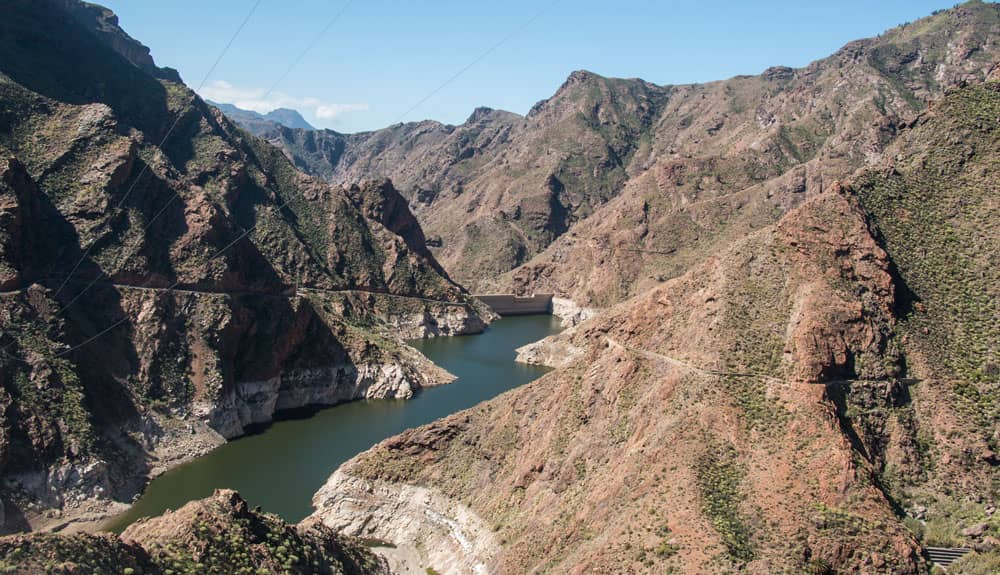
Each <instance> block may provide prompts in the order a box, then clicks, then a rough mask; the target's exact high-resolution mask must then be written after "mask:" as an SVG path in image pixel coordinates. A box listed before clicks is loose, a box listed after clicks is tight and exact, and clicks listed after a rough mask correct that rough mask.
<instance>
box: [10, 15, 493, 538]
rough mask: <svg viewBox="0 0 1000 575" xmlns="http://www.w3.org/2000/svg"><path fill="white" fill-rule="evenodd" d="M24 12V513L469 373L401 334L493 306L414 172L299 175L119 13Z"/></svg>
mask: <svg viewBox="0 0 1000 575" xmlns="http://www.w3.org/2000/svg"><path fill="white" fill-rule="evenodd" d="M5 7H6V8H7V10H6V11H5V17H4V19H3V22H0V210H2V212H0V221H3V222H4V227H3V230H2V231H0V260H2V263H0V290H2V293H0V299H2V301H3V305H2V308H0V310H2V311H0V349H2V354H0V384H2V391H0V406H2V410H3V411H2V413H3V417H2V420H0V465H2V469H3V477H4V480H5V481H4V485H3V487H2V489H0V495H2V498H3V503H4V506H5V509H6V521H5V525H4V529H6V530H16V529H24V528H26V527H28V525H29V524H31V525H35V526H43V525H50V526H52V525H54V526H58V525H60V524H62V523H65V521H66V520H68V519H73V518H78V517H81V516H85V515H86V514H88V513H91V512H93V513H97V514H100V513H103V512H105V511H106V510H107V509H108V504H109V502H110V501H129V500H131V498H132V496H133V495H134V494H135V493H136V492H137V491H138V490H139V489H141V487H142V485H143V484H144V482H145V481H146V479H147V477H148V476H149V475H150V474H155V473H158V472H161V471H163V470H164V469H166V468H167V467H169V466H170V465H173V464H176V463H177V462H178V461H180V460H183V459H185V458H189V457H192V456H195V455H197V454H198V453H201V452H204V451H205V450H207V449H210V448H211V447H213V446H214V445H217V444H218V443H219V442H220V441H222V440H223V438H229V437H233V436H236V435H239V434H241V433H243V431H244V429H245V428H246V426H248V425H251V424H255V423H261V422H266V421H269V420H270V419H271V418H272V417H273V414H274V413H275V411H277V410H281V409H288V408H294V407H299V406H302V405H308V404H332V403H337V402H340V401H345V400H349V399H354V398H360V397H409V396H410V395H411V394H412V393H413V391H414V390H415V389H416V388H418V387H420V386H422V385H433V384H436V383H441V382H444V381H447V380H448V379H449V376H448V375H447V374H445V373H443V372H442V371H441V370H438V369H436V368H435V367H434V366H433V365H431V364H430V362H428V361H427V360H426V359H425V358H423V357H422V356H420V355H419V353H417V352H416V351H414V350H413V349H412V348H409V347H408V346H406V345H405V344H404V343H403V341H402V340H401V339H400V338H401V337H421V336H424V335H428V334H430V335H433V334H450V333H469V332H475V331H479V330H482V329H483V327H484V323H483V321H482V319H481V318H480V316H479V314H478V313H477V311H476V309H475V305H476V304H475V303H474V302H473V301H472V300H471V299H470V298H469V297H468V296H467V294H466V293H465V292H464V290H463V289H462V288H461V287H460V286H458V285H457V284H455V283H454V282H452V281H451V280H450V279H449V278H448V276H447V275H446V274H445V273H444V271H443V269H442V268H441V266H440V265H439V264H438V263H437V262H436V261H435V260H434V258H433V256H432V255H431V254H430V252H429V251H428V250H427V248H426V246H425V245H424V243H423V241H424V240H423V234H422V232H421V230H420V227H419V225H418V224H417V223H416V221H415V220H414V219H413V216H412V214H410V213H409V211H408V210H407V208H406V205H405V202H402V201H401V200H400V198H399V195H398V192H396V190H395V189H394V188H392V186H391V185H390V184H388V183H387V182H384V181H371V182H366V183H362V184H361V185H356V186H352V187H349V188H342V187H332V186H330V185H328V184H325V183H323V182H321V181H318V180H316V179H313V178H309V177H307V176H305V175H303V174H301V173H300V172H298V171H296V170H295V169H294V167H293V166H292V165H291V164H290V163H289V162H288V161H287V159H286V158H285V157H284V156H283V155H282V154H281V153H280V152H279V151H278V150H276V149H274V148H272V147H271V146H269V145H268V144H266V143H265V142H263V141H261V140H258V139H256V138H254V137H252V136H249V135H248V134H246V133H245V132H243V131H241V130H239V129H238V128H236V127H235V126H234V125H233V124H231V123H230V122H229V121H228V120H226V118H225V117H224V116H223V115H222V114H221V113H219V112H218V111H217V110H215V109H214V108H212V107H210V106H209V105H207V104H206V103H205V102H203V101H202V100H201V99H199V98H198V97H197V96H196V95H195V94H194V93H193V92H192V91H191V90H190V89H188V88H187V87H186V86H184V85H183V84H182V83H180V82H179V80H178V78H177V77H176V74H169V73H162V72H161V70H160V69H159V68H156V67H155V65H153V64H152V59H151V58H148V50H145V49H144V48H143V49H139V48H136V46H137V45H138V43H137V42H135V41H134V40H132V39H131V38H129V37H128V36H127V35H126V34H125V33H124V32H123V31H121V30H120V29H118V28H117V27H116V26H115V25H114V24H115V20H114V18H113V16H110V15H109V13H107V12H106V11H103V9H100V8H97V7H93V6H90V5H87V4H83V3H78V2H69V1H63V0H59V1H56V0H51V1H48V0H47V1H44V2H35V1H31V2H29V1H27V0H23V1H22V0H16V1H14V2H9V3H8V4H7V5H6V6H5ZM81 14H83V15H84V16H87V17H81ZM94 14H97V15H99V16H100V17H99V18H91V16H93V15H94ZM96 25H100V28H99V29H97V30H95V29H94V28H93V27H92V26H96ZM49 510H54V511H49ZM60 510H61V511H60ZM46 511H49V513H48V516H47V517H42V516H41V514H42V513H43V512H46ZM60 513H65V515H66V517H65V518H60Z"/></svg>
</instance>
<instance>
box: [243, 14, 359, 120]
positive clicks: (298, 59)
mask: <svg viewBox="0 0 1000 575" xmlns="http://www.w3.org/2000/svg"><path fill="white" fill-rule="evenodd" d="M353 1H354V0H347V2H346V3H345V4H344V5H343V6H342V7H341V8H340V11H339V12H337V13H336V14H334V15H333V18H330V21H329V22H327V23H326V26H323V28H322V29H321V30H320V31H319V33H318V34H316V36H315V37H314V38H313V39H312V42H310V43H309V44H308V45H307V46H306V47H305V48H304V49H303V50H302V52H300V53H299V55H298V56H296V57H295V60H293V61H292V63H291V65H290V66H288V68H287V69H286V70H285V72H284V73H283V74H282V75H281V76H280V77H279V78H278V79H277V80H275V81H274V83H273V84H271V87H270V88H268V89H267V92H265V93H264V95H263V96H262V97H261V99H262V100H266V99H267V97H268V96H270V95H271V92H274V89H275V88H277V87H278V85H279V84H281V83H282V82H283V81H284V80H285V78H287V77H288V75H289V74H291V73H292V70H293V69H294V68H295V67H296V66H298V65H299V62H301V61H302V59H303V58H305V57H306V54H308V53H309V52H311V51H312V49H313V48H315V47H316V45H317V44H319V41H320V40H322V39H323V36H326V33H327V32H329V31H330V28H333V25H334V24H336V23H337V21H338V20H340V17H341V16H343V15H344V12H346V11H347V8H348V7H349V6H350V5H351V2H353Z"/></svg>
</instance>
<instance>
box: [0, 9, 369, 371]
mask: <svg viewBox="0 0 1000 575" xmlns="http://www.w3.org/2000/svg"><path fill="white" fill-rule="evenodd" d="M352 1H353V0H348V1H347V3H345V4H344V6H343V7H342V8H341V9H340V11H339V12H337V13H336V14H335V15H334V16H333V18H331V19H330V21H329V22H327V24H326V25H325V26H324V27H323V29H322V30H320V32H319V34H317V35H316V36H315V37H314V38H313V40H312V42H310V43H309V45H307V46H306V48H305V49H304V50H303V51H302V52H301V53H299V55H298V57H296V59H295V60H294V61H292V63H291V64H290V65H289V66H288V67H287V68H286V69H285V71H284V72H283V73H282V74H281V76H280V77H279V78H278V80H277V81H276V82H274V83H273V84H272V85H271V88H270V89H269V90H268V94H270V93H271V91H273V90H274V89H275V88H276V87H277V86H278V85H279V84H280V82H281V81H282V80H283V79H285V78H286V77H288V74H289V73H291V71H292V69H293V68H295V66H296V65H298V63H299V62H300V61H301V60H302V58H304V57H305V55H306V54H308V53H309V51H310V50H312V49H313V48H314V47H315V46H316V44H318V43H319V41H320V39H321V38H322V37H323V36H324V35H325V34H326V33H327V32H328V31H329V30H330V28H332V27H333V25H334V24H335V23H336V22H337V21H338V20H340V18H341V16H342V15H343V14H344V12H345V11H346V10H347V7H348V6H350V4H351V2H352ZM261 2H262V0H256V2H255V3H254V5H253V7H252V8H251V9H250V12H249V13H248V14H247V16H246V18H244V19H243V22H242V23H240V26H239V27H238V28H237V29H236V32H235V33H234V34H233V36H232V37H231V38H230V39H229V42H228V43H227V44H226V47H225V48H224V49H223V51H222V53H221V54H220V55H219V57H218V58H216V60H215V63H214V64H213V65H212V67H211V68H210V69H209V71H208V73H207V74H205V77H204V78H203V79H202V81H201V84H199V86H198V89H197V90H195V92H197V91H199V90H201V88H202V87H203V86H204V85H205V82H207V81H208V78H209V77H210V76H211V74H212V73H213V72H214V71H215V68H216V66H218V64H219V62H220V61H221V60H222V57H223V56H224V55H225V53H226V52H227V51H228V50H229V48H230V46H232V44H233V42H234V41H235V39H236V37H237V36H238V35H239V33H240V32H241V31H242V30H243V28H244V27H245V26H246V24H247V22H248V21H249V20H250V17H251V16H252V15H253V14H254V12H256V11H257V7H258V6H260V3H261ZM265 97H266V96H265ZM179 121H180V116H178V117H177V119H176V120H174V123H173V125H171V127H170V130H168V131H167V134H166V135H165V136H164V137H163V140H162V141H161V142H160V146H159V147H160V148H162V147H163V144H164V143H165V142H166V140H167V138H168V137H169V136H170V134H171V132H173V130H174V128H175V127H176V126H177V123H178V122H179ZM147 168H148V164H146V165H144V166H143V170H142V171H141V172H140V173H139V176H138V177H136V179H135V180H134V181H133V182H132V186H131V187H130V188H129V190H128V192H126V194H125V198H127V197H128V194H130V193H131V192H132V189H133V188H134V187H135V184H136V182H138V180H139V178H141V177H142V175H143V174H144V173H145V172H146V169H147ZM295 195H296V194H292V196H291V197H289V198H288V199H287V200H286V201H284V202H283V203H282V204H281V205H280V206H278V208H277V209H276V210H275V211H276V212H280V211H281V210H282V209H284V207H285V206H287V205H288V204H289V203H290V202H291V201H292V199H293V198H294V197H295ZM177 197H179V195H174V196H173V197H171V198H170V200H168V201H167V203H166V204H164V205H163V207H161V208H160V210H159V211H158V212H157V213H156V214H155V215H154V216H153V217H152V218H151V219H150V220H149V222H147V224H146V226H145V228H144V229H143V232H145V231H147V230H148V229H149V228H150V227H151V226H152V225H153V223H154V222H155V221H156V220H157V218H159V217H160V215H162V214H163V213H164V212H165V211H166V209H167V208H168V207H169V206H170V204H171V203H172V202H173V201H174V200H175V199H176V198H177ZM125 198H123V199H122V202H121V203H119V206H118V207H119V208H120V207H121V204H122V203H124V201H125ZM256 228H257V224H256V223H255V224H254V225H253V226H251V227H250V228H249V229H247V230H244V231H243V232H242V233H241V234H240V235H239V236H237V237H236V239H234V240H232V241H231V242H229V243H228V244H226V245H225V246H224V247H223V248H222V249H220V250H219V251H217V252H216V253H215V254H214V255H213V256H212V257H210V258H209V260H213V259H215V258H217V257H219V256H220V255H222V254H223V253H224V252H225V251H226V250H228V249H229V248H231V247H233V246H234V245H236V243H237V242H239V241H240V240H242V239H243V238H245V237H246V236H247V235H248V234H250V233H251V232H252V231H253V230H254V229H256ZM95 244H96V242H95ZM95 244H91V246H90V248H88V250H87V251H86V252H84V254H83V256H82V257H81V258H80V261H78V262H77V264H76V266H74V267H73V270H72V271H71V272H70V274H69V275H68V276H67V277H66V279H65V280H64V281H63V283H62V285H60V286H59V289H58V290H56V293H55V294H54V295H53V298H54V297H56V296H58V295H59V292H61V291H62V289H63V288H64V287H65V286H66V285H67V284H68V283H69V281H70V280H71V279H72V276H73V273H75V272H76V269H77V268H79V267H80V264H81V263H82V262H83V260H84V259H86V257H87V255H88V254H89V253H90V250H91V249H93V246H94V245H95ZM129 257H131V256H129ZM126 261H128V259H126ZM104 275H105V273H104V271H103V270H101V273H99V274H98V275H97V277H95V278H94V279H93V280H91V282H90V283H89V284H87V286H86V287H85V288H84V289H83V290H82V291H81V292H80V293H78V294H77V295H76V296H75V297H74V298H73V299H72V300H70V302H69V303H67V304H66V305H65V306H63V308H62V309H61V311H62V312H65V311H66V310H67V309H68V308H69V306H71V305H72V304H73V303H74V302H76V301H77V300H78V299H80V298H81V297H82V296H83V294H84V293H86V292H87V290H89V289H90V288H91V287H93V286H94V284H96V283H97V282H98V281H99V280H100V279H101V278H102V277H103V276H104ZM180 284H181V280H177V281H175V282H174V283H173V284H171V285H170V286H168V287H167V288H166V291H170V290H172V289H174V288H175V287H177V286H178V285H180ZM127 319H128V316H123V317H122V318H121V319H119V320H117V321H115V322H114V323H112V324H111V325H110V326H108V327H107V328H105V329H103V330H101V331H100V332H99V333H97V334H96V335H94V336H92V337H90V338H88V339H86V340H85V341H83V342H82V343H79V344H77V345H75V346H73V347H70V348H68V349H66V350H63V351H61V352H59V353H57V354H55V355H52V356H50V359H55V358H58V357H61V356H63V355H66V354H68V353H70V352H72V351H74V350H76V349H79V348H81V347H83V346H85V345H87V344H89V343H91V342H92V341H94V340H96V339H97V338H99V337H101V336H103V335H104V334H106V333H108V332H109V331H111V330H112V329H114V328H115V327H117V326H119V325H121V324H122V323H123V322H125V321H126V320H127ZM12 343H13V342H12ZM5 350H6V348H4V349H3V350H0V353H3V355H6V356H7V357H9V358H11V359H14V360H17V361H21V362H24V363H27V362H26V361H25V360H23V359H21V358H17V357H14V356H12V355H10V354H9V353H7V352H6V351H5Z"/></svg>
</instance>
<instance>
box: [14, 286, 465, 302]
mask: <svg viewBox="0 0 1000 575" xmlns="http://www.w3.org/2000/svg"><path fill="white" fill-rule="evenodd" d="M75 283H82V281H80V282H75ZM95 285H101V286H104V287H113V288H116V289H120V290H138V291H149V292H179V293H191V294H209V295H228V296H242V295H256V296H263V297H279V298H285V299H291V298H295V297H300V296H302V295H304V294H306V293H332V294H342V293H363V294H374V295H382V296H386V297H394V298H401V299H411V300H418V301H424V302H428V303H434V304H441V305H450V306H457V307H465V306H467V305H468V304H467V303H465V302H456V301H449V300H440V299H433V298H427V297H422V296H417V295H406V294H396V293H391V292H389V291H386V290H381V289H376V288H315V287H301V286H300V287H297V288H290V289H289V290H287V291H286V292H283V293H282V292H273V291H253V290H243V291H225V290H210V289H195V288H185V287H150V286H142V285H135V284H124V283H115V282H97V283H96V284H95ZM27 289H28V288H27V287H21V288H18V289H15V290H9V291H0V296H11V295H18V294H21V293H24V292H25V291H26V290H27Z"/></svg>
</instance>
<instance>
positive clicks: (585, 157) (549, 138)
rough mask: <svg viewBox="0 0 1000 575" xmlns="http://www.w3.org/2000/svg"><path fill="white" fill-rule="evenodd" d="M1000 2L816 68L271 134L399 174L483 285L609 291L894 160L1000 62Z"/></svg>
mask: <svg viewBox="0 0 1000 575" xmlns="http://www.w3.org/2000/svg"><path fill="white" fill-rule="evenodd" d="M998 14H1000V10H998V8H997V6H996V5H995V4H992V3H989V4H988V3H983V2H968V3H966V4H963V5H960V6H958V7H956V8H954V9H952V10H945V11H942V12H940V13H938V14H935V15H934V16H931V17H928V18H925V19H922V20H919V21H917V22H914V23H911V24H908V25H905V26H902V27H899V28H896V29H893V30H890V31H888V32H887V33H885V34H883V35H881V36H879V37H878V38H871V39H867V40H859V41H856V42H852V43H850V44H848V45H847V46H845V47H844V48H843V49H841V50H840V51H838V52H837V53H836V54H834V55H832V56H830V57H829V58H825V59H823V60H819V61H817V62H814V63H813V64H810V65H809V66H807V67H805V68H802V69H791V68H785V67H775V68H771V69H768V70H766V71H765V72H764V73H762V74H761V75H759V76H738V77H735V78H732V79H729V80H725V81H720V82H712V83H708V84H700V85H685V86H655V85H652V84H649V83H647V82H643V81H641V80H635V79H612V78H603V77H600V76H598V75H596V74H592V73H589V72H575V73H573V74H572V75H571V76H570V77H569V79H568V80H567V81H566V83H565V84H564V85H563V86H562V87H561V88H560V89H559V90H558V91H557V92H556V94H554V95H553V96H552V97H551V98H549V99H547V100H545V101H542V102H540V103H539V104H538V105H536V106H535V107H534V108H533V109H532V110H531V112H530V113H529V114H528V115H527V116H526V117H520V116H517V115H514V114H510V113H506V112H499V111H492V110H488V109H481V110H477V111H476V112H475V113H473V114H472V116H471V117H470V118H469V120H468V121H467V122H466V123H464V124H462V125H460V126H445V125H441V124H439V123H436V122H418V123H409V124H400V125H396V126H391V127H389V128H386V129H383V130H379V131H376V132H369V133H362V134H350V135H343V134H338V133H336V132H331V131H325V130H321V131H317V132H309V133H305V132H301V131H295V130H288V129H276V130H274V131H272V132H271V133H266V134H265V137H267V138H268V139H269V140H270V141H272V142H273V143H275V144H277V145H278V146H279V147H281V148H282V149H283V150H285V152H286V154H287V155H288V156H289V157H290V158H291V159H292V160H293V162H295V164H296V165H297V166H299V167H300V168H303V169H305V170H306V171H308V172H310V173H313V174H315V175H318V176H320V177H322V178H324V179H326V180H329V181H334V182H352V181H356V180H357V179H359V178H362V177H366V176H367V175H369V174H372V173H377V174H380V175H385V176H387V177H390V178H391V179H392V180H393V182H395V183H396V185H397V186H398V187H399V188H400V190H401V192H402V193H403V194H404V195H405V196H406V197H407V198H408V199H409V200H410V202H411V205H412V206H413V208H414V211H415V213H416V214H417V216H418V217H419V218H420V220H421V222H422V223H423V224H424V226H425V229H426V230H427V233H428V237H431V238H434V239H435V244H437V243H438V242H437V240H438V239H440V243H441V247H440V248H437V249H436V250H435V253H436V254H437V255H438V257H439V259H440V260H441V261H442V263H443V264H444V265H445V267H446V268H448V269H453V270H460V273H461V275H460V277H458V278H457V279H458V280H460V281H462V282H463V283H465V284H466V285H470V286H473V287H475V288H476V289H488V288H496V289H500V290H508V289H515V290H518V291H529V292H530V291H539V292H544V291H553V292H556V293H559V294H563V295H568V296H570V297H572V298H573V299H574V300H576V301H577V303H579V304H581V305H587V306H606V305H610V304H612V303H615V302H618V301H621V300H622V299H624V298H626V297H628V296H630V295H635V294H638V293H641V292H643V291H645V290H646V289H648V288H650V287H652V286H653V285H655V284H656V283H658V282H660V281H662V280H664V279H668V278H671V277H676V276H678V275H680V274H681V273H683V272H684V271H685V270H686V269H688V267H689V266H690V265H692V264H693V263H694V262H697V261H699V260H700V259H701V258H702V257H704V255H705V254H708V253H712V252H713V251H718V250H719V249H722V248H723V247H724V246H725V245H727V244H728V243H729V242H731V241H732V240H733V239H735V238H738V237H741V236H742V235H745V234H746V233H747V232H748V231H749V230H752V229H757V228H760V227H762V226H765V225H769V224H771V223H774V222H775V221H777V219H778V218H779V217H781V215H783V214H784V213H785V212H787V211H788V210H789V209H791V208H793V207H794V206H797V205H799V204H801V203H802V201H803V200H804V199H806V198H808V197H811V196H813V195H815V194H817V193H819V192H820V191H822V190H823V189H824V188H825V187H828V186H830V185H831V183H832V182H833V181H834V180H836V179H843V178H845V177H846V176H848V175H849V174H851V173H852V172H853V171H854V170H855V169H857V168H858V167H861V166H863V165H866V164H868V163H871V162H874V161H877V160H878V159H879V157H880V155H881V153H882V151H883V149H884V147H885V145H886V144H887V143H888V142H890V141H891V140H892V139H893V137H894V136H895V134H896V133H897V131H898V130H899V128H900V126H902V125H903V124H905V123H906V122H907V121H909V120H910V119H912V118H913V117H914V116H915V114H917V113H918V112H920V111H921V110H922V109H923V108H924V106H925V105H926V103H927V102H928V101H929V100H932V99H935V98H938V97H940V96H941V95H942V94H943V93H944V91H945V90H946V89H948V88H949V87H953V86H956V85H958V84H960V83H961V82H964V81H981V80H982V79H984V78H985V77H986V75H987V73H988V72H989V71H990V70H991V69H992V68H993V66H994V62H995V61H996V60H997V59H998V57H1000V52H998V48H997V43H996V42H995V38H996V37H997V35H998V32H1000V15H998ZM508 272H509V273H508ZM498 278H499V279H498Z"/></svg>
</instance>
